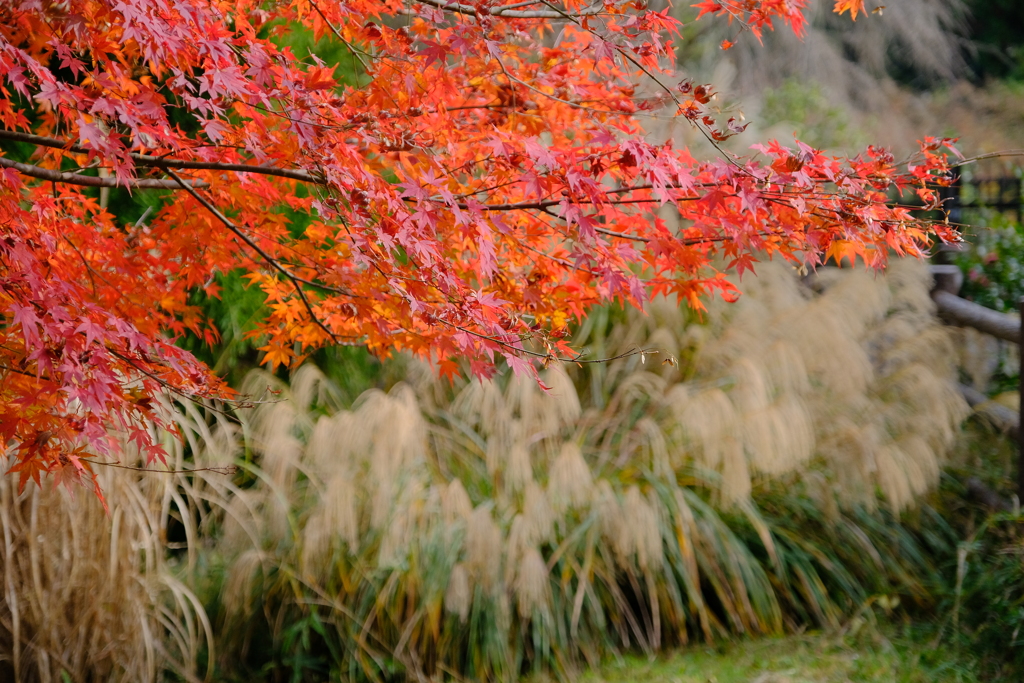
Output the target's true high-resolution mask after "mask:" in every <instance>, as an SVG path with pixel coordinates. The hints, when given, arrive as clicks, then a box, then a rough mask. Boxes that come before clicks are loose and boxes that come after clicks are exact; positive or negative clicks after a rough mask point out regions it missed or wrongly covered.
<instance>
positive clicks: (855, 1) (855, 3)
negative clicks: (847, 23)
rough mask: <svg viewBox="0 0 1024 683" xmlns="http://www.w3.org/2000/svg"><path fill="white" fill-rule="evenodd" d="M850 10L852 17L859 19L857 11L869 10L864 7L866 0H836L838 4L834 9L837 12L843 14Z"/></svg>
mask: <svg viewBox="0 0 1024 683" xmlns="http://www.w3.org/2000/svg"><path fill="white" fill-rule="evenodd" d="M847 10H849V12H850V18H851V19H853V20H854V21H857V13H858V12H864V13H865V14H866V13H867V11H866V10H865V9H864V0H836V6H835V7H834V8H833V9H832V11H833V12H835V13H836V14H842V13H843V12H846V11H847Z"/></svg>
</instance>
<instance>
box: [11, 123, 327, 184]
mask: <svg viewBox="0 0 1024 683" xmlns="http://www.w3.org/2000/svg"><path fill="white" fill-rule="evenodd" d="M0 140H13V141H15V142H27V143H29V144H32V145H38V146H40V147H50V148H52V149H64V150H67V151H69V152H74V153H76V154H89V153H92V152H95V150H92V149H88V148H86V147H82V146H81V145H75V144H68V143H67V142H65V141H64V140H58V139H57V138H48V137H44V136H42V135H32V134H31V133H21V132H19V131H14V130H4V129H2V128H0ZM128 156H129V157H130V158H131V159H132V160H133V161H134V162H135V163H136V164H137V165H139V166H148V167H153V168H160V169H168V168H177V169H182V170H195V171H236V172H239V173H259V174H261V175H272V176H278V177H281V178H290V179H291V180H299V181H301V182H304V183H318V184H322V181H320V180H319V179H317V178H316V177H315V176H314V175H313V174H312V173H309V172H307V171H298V170H294V169H289V168H277V167H274V166H253V165H251V164H230V163H222V162H219V161H188V160H186V159H170V158H167V157H155V156H150V155H148V154H139V153H137V152H132V153H130V154H129V155H128ZM3 161H5V160H4V159H3V158H2V157H0V163H3ZM11 163H15V162H11ZM22 165H26V164H22ZM32 168H37V167H32ZM18 170H19V171H20V170H21V169H18ZM43 170H45V169H43ZM22 172H24V171H22ZM54 173H56V171H54ZM26 175H32V176H33V177H35V178H40V177H41V176H38V175H33V174H32V173H26ZM64 175H69V174H64ZM79 177H81V178H86V179H88V180H90V181H96V180H101V179H100V178H93V177H92V176H79ZM42 179H43V180H52V178H48V177H47V178H42ZM107 180H111V181H113V180H114V179H113V178H110V179H107ZM56 182H71V181H67V180H58V181H56ZM134 182H136V183H141V182H161V183H166V184H167V188H168V189H173V190H177V189H179V186H178V184H177V183H175V182H173V181H170V180H160V181H153V180H142V181H134ZM74 184H76V185H89V186H91V187H115V185H94V184H91V183H74ZM132 187H153V186H152V185H138V184H137V185H133V186H132ZM160 187H164V186H162V185H161V186H160ZM194 187H207V185H206V184H202V185H199V184H195V185H194Z"/></svg>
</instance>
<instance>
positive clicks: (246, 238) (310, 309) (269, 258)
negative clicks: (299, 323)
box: [167, 169, 348, 341]
mask: <svg viewBox="0 0 1024 683" xmlns="http://www.w3.org/2000/svg"><path fill="white" fill-rule="evenodd" d="M167 173H168V174H170V176H171V177H172V178H174V179H175V180H177V181H178V183H180V184H181V187H182V188H184V189H185V191H187V192H188V193H189V194H190V195H192V196H193V197H194V198H195V200H196V201H197V202H199V203H200V204H202V205H203V207H204V208H205V209H206V210H207V211H209V212H210V213H212V214H213V215H214V216H215V217H216V218H217V220H219V221H220V222H221V223H223V224H224V226H225V227H226V228H227V229H228V230H230V231H231V232H233V233H234V234H235V235H237V236H238V238H239V239H240V240H242V241H243V242H245V243H246V244H247V245H249V248H250V249H252V250H253V251H255V252H256V253H257V254H259V255H260V257H261V258H263V259H264V260H265V261H266V262H267V263H269V264H270V265H271V267H273V268H274V269H275V270H277V271H278V272H280V273H281V274H282V275H284V276H285V277H286V278H287V279H288V280H289V281H291V283H292V286H293V287H294V288H295V293H296V294H298V296H299V299H301V300H302V303H303V305H304V306H305V307H306V311H308V312H309V317H310V319H311V320H312V321H313V322H314V323H315V324H316V325H317V326H318V327H319V328H321V329H322V330H323V331H324V332H326V333H327V335H328V336H329V337H330V338H331V340H333V341H338V335H336V334H334V332H333V331H332V330H331V329H330V328H329V327H327V325H325V324H324V322H323V321H322V320H320V318H319V317H318V316H317V314H316V313H315V312H314V311H313V305H312V304H311V303H309V299H308V298H307V297H306V292H304V291H303V289H302V286H301V284H300V283H306V284H308V285H311V286H313V287H319V288H321V289H326V290H330V291H336V292H339V293H341V294H344V295H348V293H347V292H344V291H342V290H338V289H334V288H332V287H326V286H323V285H320V284H318V283H316V282H313V281H311V280H306V279H305V278H300V277H299V276H297V275H295V274H293V273H292V272H291V271H290V270H288V269H287V268H285V267H284V266H282V265H281V264H280V263H279V262H278V260H277V259H275V258H274V257H273V256H271V255H270V254H268V253H267V252H265V251H264V250H263V249H262V248H261V247H260V245H258V244H256V242H255V241H254V240H253V239H252V238H251V237H249V236H248V235H246V234H245V232H244V231H243V230H242V229H241V228H239V227H238V226H237V225H235V224H234V223H233V222H231V220H229V219H228V217H227V216H225V215H224V214H222V213H221V212H220V211H219V210H218V209H217V207H216V206H214V205H213V204H211V203H210V202H208V201H207V200H206V198H205V197H203V196H202V195H201V194H199V193H198V192H196V191H195V190H193V189H192V188H191V187H189V186H188V185H186V184H185V183H184V181H182V180H181V178H179V177H178V175H177V174H176V173H175V172H174V171H172V170H170V169H168V170H167Z"/></svg>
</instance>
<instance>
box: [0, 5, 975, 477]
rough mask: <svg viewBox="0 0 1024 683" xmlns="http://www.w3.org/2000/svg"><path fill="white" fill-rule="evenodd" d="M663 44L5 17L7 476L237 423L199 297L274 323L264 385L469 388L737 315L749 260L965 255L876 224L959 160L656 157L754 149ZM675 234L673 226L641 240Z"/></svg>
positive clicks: (669, 31)
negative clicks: (211, 416)
mask: <svg viewBox="0 0 1024 683" xmlns="http://www.w3.org/2000/svg"><path fill="white" fill-rule="evenodd" d="M803 5H804V1H803V0H706V1H704V2H701V3H699V4H697V5H695V7H697V8H698V9H699V10H700V13H701V14H711V15H713V16H718V17H726V18H727V19H728V20H729V21H730V22H739V23H740V24H742V26H743V27H745V28H747V29H749V30H751V31H753V32H754V33H755V34H756V35H760V34H761V32H762V31H763V30H765V29H767V28H771V26H772V22H773V21H776V20H782V21H784V22H787V23H789V24H790V26H791V27H792V29H794V30H796V31H797V32H800V31H802V29H803V27H804V17H803ZM863 9H864V8H863V2H862V0H839V2H838V3H837V4H836V11H849V12H850V13H851V14H852V15H854V16H856V13H857V12H858V11H863ZM296 26H304V27H308V28H309V29H310V30H311V31H312V32H313V34H314V36H315V37H316V38H317V39H318V40H320V39H325V40H329V41H334V42H335V43H337V44H338V45H341V46H342V47H343V48H344V49H345V50H346V51H347V53H348V54H349V55H350V57H351V60H352V61H353V63H358V65H359V66H358V71H359V77H358V78H355V79H349V81H348V82H344V81H343V79H341V77H340V76H338V75H337V69H336V65H334V64H327V63H324V62H323V61H322V60H321V59H319V58H318V57H317V56H316V54H310V55H309V57H308V58H305V56H303V58H302V59H300V58H299V57H298V56H297V55H295V54H293V53H292V52H291V51H290V50H289V49H287V48H283V47H281V46H280V44H281V41H280V40H276V39H277V38H279V37H280V36H281V35H283V34H285V33H287V32H288V31H289V30H290V29H291V28H292V27H296ZM678 27H679V23H678V22H677V20H675V19H674V18H673V17H672V16H671V14H670V13H669V12H668V11H667V10H660V11H659V10H655V9H651V8H648V7H647V3H646V1H645V0H595V1H594V2H586V1H584V0H560V1H559V2H555V1H554V0H521V1H516V0H479V1H477V2H457V1H455V0H345V1H339V0H274V1H267V0H232V1H231V2H223V1H221V0H175V1H173V2H172V1H171V0H65V1H64V2H59V3H58V2H50V1H48V0H26V1H25V2H20V3H4V4H3V6H2V7H0V149H2V150H3V155H2V156H0V264H2V265H0V282H2V288H0V315H3V324H2V325H0V444H4V446H0V448H6V452H7V455H8V456H9V457H10V458H11V459H10V462H12V463H13V464H12V468H11V472H12V473H17V474H18V475H19V476H20V478H21V484H22V485H24V483H25V482H26V481H27V480H31V479H34V480H36V481H37V482H38V481H39V479H40V476H41V475H42V474H45V473H52V474H54V475H55V476H56V477H57V479H58V480H62V479H63V480H70V479H79V480H80V479H83V478H85V479H88V478H89V476H90V472H91V470H90V467H89V464H88V461H87V460H86V458H87V457H89V456H87V453H86V451H85V445H86V444H88V445H89V448H90V452H96V453H99V454H101V455H103V454H110V453H112V452H113V451H114V450H115V449H116V443H117V440H116V439H115V438H114V437H113V436H112V435H111V434H112V431H111V430H112V429H113V430H116V431H120V432H121V433H127V435H128V438H129V439H130V440H132V441H134V442H137V443H138V445H139V446H140V447H141V448H142V449H143V450H144V451H145V452H146V453H147V454H148V455H149V457H151V458H153V457H160V453H161V451H160V448H159V446H158V445H157V444H156V443H155V441H154V437H153V436H152V434H151V431H150V429H149V428H148V425H150V424H152V422H153V421H156V422H157V423H158V424H159V423H160V411H159V410H157V407H156V403H155V400H154V399H155V397H156V396H157V395H159V394H161V392H172V393H175V394H178V395H181V396H185V397H218V396H219V397H225V396H229V395H230V389H229V388H228V387H226V386H225V385H224V383H223V382H222V381H221V380H219V379H218V378H217V377H215V376H214V375H213V374H212V373H211V372H210V371H209V370H208V368H206V366H204V365H203V364H202V363H200V362H199V361H197V360H196V359H195V358H194V357H193V356H192V355H191V354H190V353H188V352H186V351H185V350H183V349H182V348H180V347H179V346H176V345H175V341H176V339H178V338H180V337H181V335H183V334H185V333H186V332H191V333H193V334H195V335H198V336H199V337H200V338H202V339H204V340H206V341H207V342H210V343H212V342H214V341H215V340H216V335H217V332H216V330H215V329H213V327H212V326H211V325H210V323H209V322H208V321H205V320H204V319H203V316H202V314H201V311H200V309H199V308H197V307H196V306H195V305H194V304H193V303H192V302H193V301H194V299H193V298H190V297H194V296H195V295H196V293H198V292H202V293H204V294H205V295H206V296H217V293H218V284H217V282H218V281H217V276H218V275H222V274H227V273H243V274H244V277H245V278H246V279H247V280H248V282H250V283H251V286H252V287H258V288H259V289H260V290H261V291H262V293H263V295H264V296H265V300H266V311H267V314H266V317H265V319H264V320H262V321H261V322H260V324H259V327H258V329H257V330H256V331H255V332H254V334H255V335H256V336H257V337H258V338H259V339H260V340H262V347H261V351H262V352H263V353H264V359H265V362H266V363H267V364H268V365H270V366H271V367H275V366H278V365H280V364H287V365H293V364H296V363H298V362H300V361H301V360H302V359H303V358H304V357H305V356H306V355H307V354H308V353H310V352H311V350H314V349H316V348H318V347H321V346H324V345H329V344H361V345H365V346H367V347H369V348H370V349H371V350H373V351H375V352H378V353H387V352H390V351H394V350H409V351H411V352H414V353H417V354H420V355H422V356H427V357H430V358H432V359H433V360H434V361H435V362H436V364H437V367H438V368H439V370H440V372H441V373H446V374H452V373H455V372H457V371H458V367H459V366H458V365H457V363H456V359H459V358H462V359H466V360H468V363H469V367H470V369H471V372H473V373H475V374H476V375H479V376H489V375H491V374H492V373H493V372H494V363H495V362H496V361H497V360H498V359H499V358H504V359H505V361H507V363H508V364H509V365H510V366H511V367H512V368H513V369H514V370H515V371H516V372H527V373H536V370H537V368H538V367H539V366H540V365H543V364H545V363H547V362H550V361H552V360H554V359H566V358H569V359H576V358H578V356H577V355H576V353H575V352H574V350H573V349H572V348H571V347H570V345H569V344H568V342H567V340H566V328H567V325H568V324H570V323H571V322H572V321H575V320H578V319H579V318H580V317H581V316H583V315H584V313H585V312H586V310H587V309H588V307H590V306H592V305H595V304H598V303H601V302H605V301H610V300H617V301H620V302H628V303H631V304H635V305H642V302H643V301H644V300H645V298H646V297H648V296H650V295H652V294H655V295H656V294H666V295H675V296H677V297H679V298H680V299H681V300H684V301H686V302H688V303H689V305H691V306H694V307H698V308H699V307H700V306H701V297H702V296H704V295H705V294H707V293H709V292H715V291H717V292H721V293H725V294H726V295H729V294H730V293H731V292H732V285H731V284H730V283H729V281H728V280H727V279H726V278H725V276H724V272H723V271H728V270H735V271H738V272H739V273H741V274H742V273H743V272H744V271H745V270H748V269H750V268H751V267H752V265H753V263H754V262H755V261H756V260H757V258H760V257H762V256H763V255H768V256H771V255H781V256H782V257H784V258H788V259H791V260H792V261H793V262H794V263H796V264H799V265H806V266H811V267H813V266H814V265H816V264H819V263H821V262H823V260H824V259H827V258H836V259H839V260H841V259H843V258H844V257H850V258H859V259H862V260H863V261H865V262H866V263H867V264H868V265H871V266H880V265H882V264H883V263H884V262H885V260H886V258H887V255H888V254H889V253H890V252H894V253H897V254H917V255H920V254H921V253H922V252H923V250H924V249H926V248H927V245H928V244H929V240H930V237H931V235H932V234H933V231H935V230H937V231H938V233H939V236H940V237H941V238H944V239H955V235H954V234H953V233H952V232H951V231H949V229H948V227H947V226H942V225H940V226H937V228H936V227H935V226H928V225H925V224H922V223H920V222H917V221H915V220H913V219H912V217H911V214H910V213H909V211H908V209H907V208H905V207H901V206H893V205H890V204H887V201H889V199H890V196H889V193H890V192H891V191H892V190H893V189H894V188H895V189H896V190H899V191H907V190H909V191H914V192H916V193H917V194H919V195H920V197H921V198H922V199H923V200H924V203H925V204H926V205H930V206H932V207H934V206H937V201H938V198H937V196H936V193H935V192H934V191H933V190H932V189H930V188H931V187H932V184H933V183H935V182H940V183H941V182H942V181H943V179H944V178H945V177H946V175H947V173H948V166H947V161H946V154H947V152H948V151H949V150H951V149H952V148H951V147H950V146H949V145H950V141H948V140H940V139H927V140H925V141H924V142H923V143H922V147H921V152H920V154H918V155H917V156H916V157H915V158H914V159H912V160H911V161H910V162H908V163H904V164H897V163H896V162H895V160H894V159H893V157H892V156H891V155H890V154H889V153H888V152H886V151H884V150H881V149H877V148H869V149H868V150H867V151H866V152H865V153H864V154H863V155H861V156H858V157H856V158H850V159H842V158H837V157H833V156H828V155H826V154H824V153H822V152H821V151H818V150H815V149H812V148H810V147H808V146H807V145H804V144H801V143H799V142H798V143H796V144H795V146H792V147H787V146H783V145H781V144H779V143H776V142H773V143H770V144H767V145H762V146H758V147H756V148H755V154H754V155H752V156H750V157H738V156H735V155H732V154H727V153H725V152H722V154H721V156H720V157H719V158H716V159H711V160H698V159H694V158H693V157H691V155H690V154H689V153H688V151H687V150H686V149H675V148H674V147H673V145H672V144H671V143H664V144H652V143H651V142H649V141H647V140H646V139H645V137H644V129H643V127H642V122H643V117H644V116H646V115H648V114H651V113H653V112H660V113H661V114H662V115H665V116H676V117H682V118H684V119H685V120H687V121H688V122H690V123H691V124H692V125H693V126H695V127H696V128H697V129H699V130H700V131H702V132H703V133H704V134H705V135H706V136H707V138H708V139H709V140H710V141H712V142H713V143H718V142H720V141H722V140H725V139H726V138H728V137H730V136H732V135H734V134H736V133H737V132H739V131H741V130H742V128H743V126H742V125H741V124H740V123H739V122H738V121H736V120H734V119H732V118H727V119H726V116H727V115H724V114H720V113H719V112H718V111H717V110H715V109H714V103H713V102H712V98H713V92H712V90H711V87H710V86H707V85H701V84H695V83H692V82H690V81H689V80H685V79H684V80H680V79H679V77H678V76H677V75H675V73H674V70H673V67H672V65H673V52H672V50H673V48H672V40H673V38H674V36H676V35H677V29H678ZM723 47H728V45H723ZM723 119H725V120H723ZM947 148H948V149H947ZM104 188H107V189H106V190H104ZM303 188H304V189H303ZM147 189H156V190H161V191H162V192H163V195H161V198H160V199H159V201H156V200H155V201H154V205H153V207H151V208H153V211H151V212H148V213H147V215H145V216H143V217H142V218H141V219H140V220H138V221H134V222H127V221H125V220H123V219H119V218H118V217H117V216H115V214H114V213H113V212H112V211H111V210H110V209H109V208H108V206H107V202H106V201H104V200H101V197H100V194H101V191H107V192H110V191H117V192H122V193H140V192H143V191H144V190H147ZM664 204H674V205H675V207H676V208H677V210H678V213H679V216H680V218H681V221H680V226H681V227H678V228H672V229H670V228H669V227H668V226H667V225H666V224H665V222H664V221H663V220H661V219H659V218H658V217H657V215H656V214H655V213H654V211H655V210H656V209H657V208H659V207H661V206H662V205H664ZM286 209H287V211H286ZM296 212H298V213H301V214H308V215H309V217H310V218H309V220H308V221H304V224H303V225H302V226H301V229H297V228H296V226H295V225H293V224H291V223H289V221H288V220H287V218H286V216H287V215H289V213H290V214H291V215H294V214H295V213H296ZM716 263H717V264H721V266H720V267H719V268H716V267H715V265H714V264H716Z"/></svg>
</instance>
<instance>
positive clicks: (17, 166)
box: [0, 157, 209, 190]
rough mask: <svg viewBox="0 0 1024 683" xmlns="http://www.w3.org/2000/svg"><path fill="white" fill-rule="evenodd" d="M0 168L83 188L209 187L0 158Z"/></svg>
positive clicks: (163, 188)
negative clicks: (68, 170)
mask: <svg viewBox="0 0 1024 683" xmlns="http://www.w3.org/2000/svg"><path fill="white" fill-rule="evenodd" d="M0 168H12V169H14V170H15V171H17V172H18V173H21V174H22V175H27V176H29V177H32V178H39V179H40V180H48V181H50V182H53V183H67V184H68V185H81V186H83V187H137V188H142V189H157V190H178V189H181V188H192V187H209V183H206V182H204V181H202V180H188V181H185V180H179V181H178V182H177V183H176V182H174V181H173V180H162V179H155V178H133V179H132V178H130V179H127V180H118V179H117V178H100V177H98V176H90V175H82V174H80V173H65V172H63V171H56V170H54V169H51V168H42V167H41V166H33V165H32V164H23V163H20V162H18V161H11V160H10V159H7V158H4V157H0Z"/></svg>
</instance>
